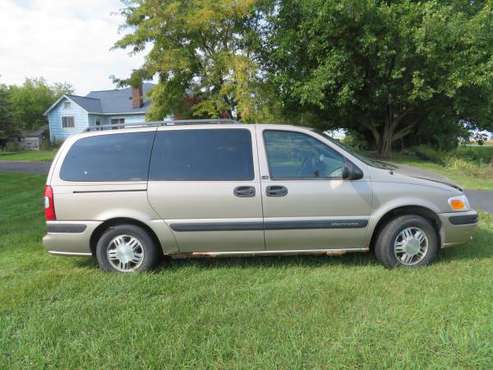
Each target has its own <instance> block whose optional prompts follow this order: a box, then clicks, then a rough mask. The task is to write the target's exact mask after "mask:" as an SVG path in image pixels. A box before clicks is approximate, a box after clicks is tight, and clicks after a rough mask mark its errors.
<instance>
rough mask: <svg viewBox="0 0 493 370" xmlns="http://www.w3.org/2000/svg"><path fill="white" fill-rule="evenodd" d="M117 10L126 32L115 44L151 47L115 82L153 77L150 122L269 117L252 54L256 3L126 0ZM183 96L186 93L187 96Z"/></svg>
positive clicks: (137, 48)
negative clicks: (167, 118) (137, 65)
mask: <svg viewBox="0 0 493 370" xmlns="http://www.w3.org/2000/svg"><path fill="white" fill-rule="evenodd" d="M125 4H126V6H125V8H124V9H122V11H121V13H122V15H123V16H124V17H125V25H126V26H127V27H128V28H129V29H130V30H131V32H130V33H128V34H127V35H125V36H124V37H123V38H122V39H121V40H119V41H118V42H117V43H116V45H115V47H118V48H130V49H131V50H132V52H134V53H137V52H142V51H145V50H147V49H146V47H147V46H149V48H150V49H149V51H148V53H147V55H146V61H145V64H144V65H143V66H142V68H141V69H139V70H136V71H134V73H133V74H132V76H131V77H130V78H129V79H127V80H123V81H120V82H122V83H123V84H125V83H126V84H130V85H135V84H137V83H138V82H139V81H141V80H143V79H149V78H151V77H153V76H155V75H157V76H158V78H159V83H158V85H157V86H156V87H155V88H154V89H153V90H152V92H151V98H152V102H153V104H152V106H151V110H150V112H149V114H148V116H149V117H148V118H150V119H162V118H163V117H164V116H166V115H168V114H172V113H175V114H178V115H181V116H184V115H185V116H186V115H188V114H189V115H194V116H196V117H229V118H237V119H242V120H244V121H254V120H257V119H270V118H271V117H272V112H271V110H270V109H267V107H276V104H275V103H273V102H272V101H271V97H272V96H273V95H272V94H271V93H270V92H271V91H272V89H271V90H269V89H270V86H268V85H264V83H263V80H262V78H261V74H260V73H259V70H258V63H257V61H256V58H255V55H254V52H253V51H254V50H255V48H254V46H255V45H257V44H258V38H257V36H258V32H256V30H257V28H259V27H260V26H261V22H260V20H261V16H260V15H261V12H260V11H259V9H260V8H261V7H262V5H261V4H260V2H259V1H258V0H243V1H236V0H196V1H187V0H178V1H176V0H173V1H171V0H164V1H163V0H128V1H126V2H125ZM185 97H188V98H185Z"/></svg>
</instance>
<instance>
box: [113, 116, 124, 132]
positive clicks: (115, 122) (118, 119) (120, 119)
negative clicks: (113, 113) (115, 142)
mask: <svg viewBox="0 0 493 370" xmlns="http://www.w3.org/2000/svg"><path fill="white" fill-rule="evenodd" d="M110 125H111V129H112V130H118V129H122V128H125V117H112V118H111V119H110ZM113 125H118V126H113Z"/></svg>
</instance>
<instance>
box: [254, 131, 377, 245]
mask: <svg viewBox="0 0 493 370" xmlns="http://www.w3.org/2000/svg"><path fill="white" fill-rule="evenodd" d="M259 131H260V130H259ZM258 140H259V141H262V142H263V154H264V155H261V156H260V157H261V171H262V205H263V213H264V228H265V243H266V250H276V251H278V250H300V251H306V250H320V249H354V250H358V249H366V247H367V240H368V231H367V224H368V219H369V215H370V210H371V206H370V188H369V183H368V181H367V179H366V178H365V177H363V178H362V179H360V180H355V181H350V180H346V179H344V178H343V172H344V167H345V164H346V163H347V161H348V160H347V159H346V158H345V157H344V156H343V155H341V154H340V153H339V152H338V151H337V150H335V149H334V148H331V147H330V146H329V145H327V144H326V143H324V142H322V141H321V140H319V139H318V138H317V137H316V136H315V134H314V135H311V134H308V133H306V132H305V131H287V130H272V129H265V128H264V129H263V130H262V132H261V133H259V135H258Z"/></svg>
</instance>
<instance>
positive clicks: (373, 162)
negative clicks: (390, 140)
mask: <svg viewBox="0 0 493 370" xmlns="http://www.w3.org/2000/svg"><path fill="white" fill-rule="evenodd" d="M313 131H314V132H315V133H317V134H318V135H320V136H322V137H323V138H324V139H327V140H329V141H330V142H331V143H333V144H335V145H337V146H338V147H339V148H341V149H343V150H345V151H346V152H348V153H350V154H351V155H352V156H354V157H356V158H358V159H359V160H360V161H361V162H363V163H364V164H366V165H368V166H371V167H376V168H381V169H385V170H395V169H396V168H397V167H396V166H393V165H391V164H390V163H387V162H383V161H379V160H377V159H372V158H368V157H367V156H364V155H362V154H359V153H355V151H354V149H352V148H350V147H348V146H347V145H344V144H343V143H341V142H340V141H339V140H336V139H334V138H332V137H330V136H329V135H328V134H327V133H325V132H323V131H321V130H313Z"/></svg>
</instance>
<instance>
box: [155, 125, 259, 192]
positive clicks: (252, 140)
mask: <svg viewBox="0 0 493 370" xmlns="http://www.w3.org/2000/svg"><path fill="white" fill-rule="evenodd" d="M197 130H202V131H204V130H207V131H225V130H241V131H247V132H248V133H249V135H250V150H251V153H252V177H251V178H248V179H240V180H238V179H236V180H235V179H231V180H218V179H206V178H204V179H200V180H187V179H159V180H156V179H153V178H152V177H151V163H152V158H153V155H154V149H155V147H156V141H157V137H158V135H159V133H160V132H173V131H197ZM254 140H255V135H253V133H252V131H251V130H250V129H248V128H243V127H241V128H240V127H238V128H237V127H227V128H226V127H217V128H216V127H214V128H209V127H208V128H204V127H200V128H199V127H197V128H195V127H194V128H192V129H178V130H157V131H156V135H155V136H154V142H153V145H152V151H151V157H150V160H149V172H148V175H147V176H148V179H149V181H155V182H168V181H170V182H171V181H173V182H242V181H243V182H247V181H255V180H256V178H257V174H256V171H255V158H256V155H257V152H256V151H255V150H254V145H256V142H255V144H254Z"/></svg>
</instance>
